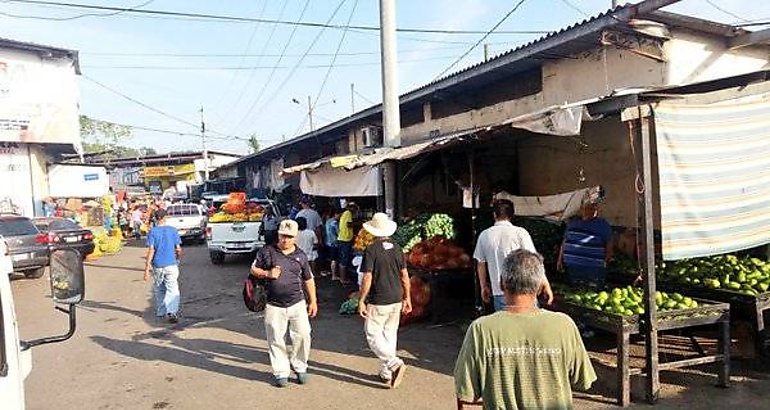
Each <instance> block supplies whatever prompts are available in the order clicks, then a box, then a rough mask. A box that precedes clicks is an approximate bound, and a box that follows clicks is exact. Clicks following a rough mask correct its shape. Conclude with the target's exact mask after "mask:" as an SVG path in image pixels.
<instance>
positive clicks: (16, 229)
mask: <svg viewBox="0 0 770 410" xmlns="http://www.w3.org/2000/svg"><path fill="white" fill-rule="evenodd" d="M38 233H39V231H38V230H37V228H35V225H33V224H32V221H30V220H29V219H26V218H12V219H5V220H0V235H3V236H21V235H37V234H38Z"/></svg>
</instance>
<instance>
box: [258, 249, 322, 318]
mask: <svg viewBox="0 0 770 410" xmlns="http://www.w3.org/2000/svg"><path fill="white" fill-rule="evenodd" d="M254 266H255V267H257V268H260V269H264V270H270V269H272V268H273V267H274V266H280V267H281V276H279V277H278V279H266V280H265V290H267V303H269V304H271V305H273V306H277V307H282V308H286V307H289V306H292V305H294V304H295V303H299V302H301V301H303V300H304V299H305V293H304V291H303V289H304V284H305V281H307V280H310V279H312V278H313V272H312V271H311V270H310V263H308V260H307V255H305V253H304V252H302V251H301V250H300V249H299V248H296V249H295V250H294V252H292V253H290V254H288V255H284V254H283V252H281V250H280V249H278V247H276V246H275V245H267V246H264V247H262V249H260V250H259V252H257V257H256V258H255V259H254Z"/></svg>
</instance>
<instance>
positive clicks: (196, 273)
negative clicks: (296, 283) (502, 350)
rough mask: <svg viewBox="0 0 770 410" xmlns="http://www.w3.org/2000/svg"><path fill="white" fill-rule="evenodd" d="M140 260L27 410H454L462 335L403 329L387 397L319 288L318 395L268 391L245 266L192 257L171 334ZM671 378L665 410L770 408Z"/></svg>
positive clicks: (35, 301) (29, 316)
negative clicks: (401, 364)
mask: <svg viewBox="0 0 770 410" xmlns="http://www.w3.org/2000/svg"><path fill="white" fill-rule="evenodd" d="M143 254H144V250H143V249H142V248H141V247H138V246H134V245H132V244H129V245H128V246H127V247H126V248H124V250H123V251H122V252H121V253H120V254H118V255H114V256H107V257H103V258H101V259H99V260H98V261H96V262H93V263H89V264H88V265H87V266H86V277H87V278H86V283H87V290H86V299H87V300H86V301H85V302H84V303H83V304H82V305H81V307H80V308H79V309H78V331H77V333H76V335H75V336H74V337H73V338H72V339H71V340H69V341H67V342H64V343H59V344H53V345H46V346H40V347H37V348H35V349H34V350H33V370H32V374H31V375H30V377H29V378H28V379H27V383H26V392H27V407H28V408H29V409H71V408H81V409H166V408H168V409H172V408H173V409H219V408H227V409H255V408H256V409H300V408H313V409H344V408H351V409H438V408H446V409H449V408H455V401H454V394H453V382H452V377H451V371H452V368H453V365H454V359H455V357H456V354H457V351H458V350H459V346H460V344H461V342H462V337H463V328H462V326H461V325H446V326H431V325H429V324H416V325H411V326H408V327H405V328H403V329H402V330H401V332H400V336H399V347H400V349H401V350H400V354H401V355H402V357H404V359H405V360H406V362H407V363H408V365H409V369H408V372H407V374H406V378H405V380H404V383H403V384H402V385H401V387H400V388H398V389H396V390H389V389H386V388H385V387H384V386H383V385H381V384H380V383H379V382H378V381H377V378H376V376H375V375H376V370H377V368H378V362H377V360H376V359H375V358H374V356H373V354H372V353H371V352H369V351H368V350H367V348H366V342H365V340H364V336H363V324H362V321H361V320H360V319H359V318H357V317H345V316H341V315H339V314H338V313H337V309H338V307H339V304H340V302H341V301H342V299H341V298H342V297H343V295H344V291H343V290H342V289H340V288H339V285H338V284H337V283H331V282H329V281H327V280H326V279H319V298H320V301H321V304H320V314H319V316H318V318H316V319H315V320H313V321H312V326H313V350H312V353H311V364H310V366H311V368H310V375H311V379H310V383H309V384H308V385H305V386H300V385H297V384H295V383H292V384H291V385H290V386H289V387H288V388H286V389H277V388H274V387H272V386H271V385H270V381H271V378H272V375H271V371H270V366H269V361H268V357H267V353H266V343H265V341H264V327H263V323H262V321H261V316H260V315H258V314H253V313H250V312H248V311H246V309H245V308H244V307H243V304H242V301H241V295H240V290H241V284H242V281H243V278H244V277H245V275H246V273H247V270H248V263H249V261H247V260H245V259H241V260H228V262H227V263H226V265H225V266H213V265H211V264H210V262H209V260H208V254H207V252H206V249H205V247H200V246H195V247H187V248H186V252H185V257H184V259H183V261H182V265H181V272H182V273H181V279H180V283H181V289H182V300H183V302H182V317H181V321H180V323H178V324H174V325H172V324H169V323H165V322H164V321H159V320H157V319H156V318H155V316H154V314H153V311H152V309H151V299H150V296H151V289H150V285H149V284H148V283H145V282H144V281H142V273H143V269H142V268H143V264H144V261H143V259H142V257H143ZM13 288H14V295H15V298H16V305H17V315H18V317H19V324H20V329H21V333H22V337H23V338H28V339H31V338H35V337H41V336H49V335H53V334H59V333H63V332H64V331H66V326H67V320H66V316H65V315H63V314H61V313H59V312H56V311H55V310H54V309H53V305H52V302H51V301H50V299H48V295H49V290H48V283H47V280H46V279H38V280H16V281H14V282H13ZM602 374H603V376H602V380H609V381H608V382H607V383H599V384H598V385H597V387H596V388H595V389H594V390H592V392H591V393H590V394H582V393H581V394H578V395H577V397H578V399H577V400H576V407H577V408H591V409H593V408H611V407H612V406H611V405H608V404H607V403H609V402H611V400H612V399H611V398H610V395H611V390H608V388H607V385H611V384H612V380H614V378H613V376H612V375H611V374H610V373H600V375H602ZM667 374H668V376H666V377H664V378H663V380H664V382H666V384H665V386H664V387H665V389H664V392H663V401H662V402H661V406H660V408H682V407H690V408H716V407H720V406H722V405H724V406H729V405H741V406H743V407H742V408H766V407H764V406H766V405H767V403H768V401H767V400H768V396H770V393H767V392H768V391H770V381H768V378H767V377H766V375H761V374H760V375H756V374H751V375H748V376H746V375H739V376H738V377H736V378H735V379H734V381H735V386H734V387H733V388H731V389H729V390H722V389H716V388H714V387H713V384H714V383H715V379H714V378H713V377H712V376H711V375H709V374H708V368H705V373H704V369H700V370H697V371H694V372H691V373H683V372H682V373H680V372H672V373H667ZM671 375H673V376H671ZM602 384H606V385H605V386H603V385H602ZM637 384H638V385H639V386H641V384H640V383H637ZM704 396H707V397H709V399H708V400H705V401H704V399H703V398H704ZM641 406H645V405H641ZM715 406H716V407H715Z"/></svg>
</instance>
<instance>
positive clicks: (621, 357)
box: [616, 326, 631, 407]
mask: <svg viewBox="0 0 770 410" xmlns="http://www.w3.org/2000/svg"><path fill="white" fill-rule="evenodd" d="M616 336H617V341H618V355H617V358H618V363H617V372H616V374H617V378H618V380H617V386H618V391H617V395H618V405H619V406H622V407H626V406H628V405H629V404H631V369H630V361H629V357H628V356H629V355H628V350H629V349H630V346H629V345H630V339H631V335H630V334H629V332H628V331H627V330H626V329H625V328H624V327H623V326H621V327H620V330H619V331H618V332H617V335H616Z"/></svg>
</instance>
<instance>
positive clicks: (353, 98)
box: [350, 83, 356, 115]
mask: <svg viewBox="0 0 770 410" xmlns="http://www.w3.org/2000/svg"><path fill="white" fill-rule="evenodd" d="M355 113H356V85H355V84H353V83H350V115H353V114H355Z"/></svg>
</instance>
